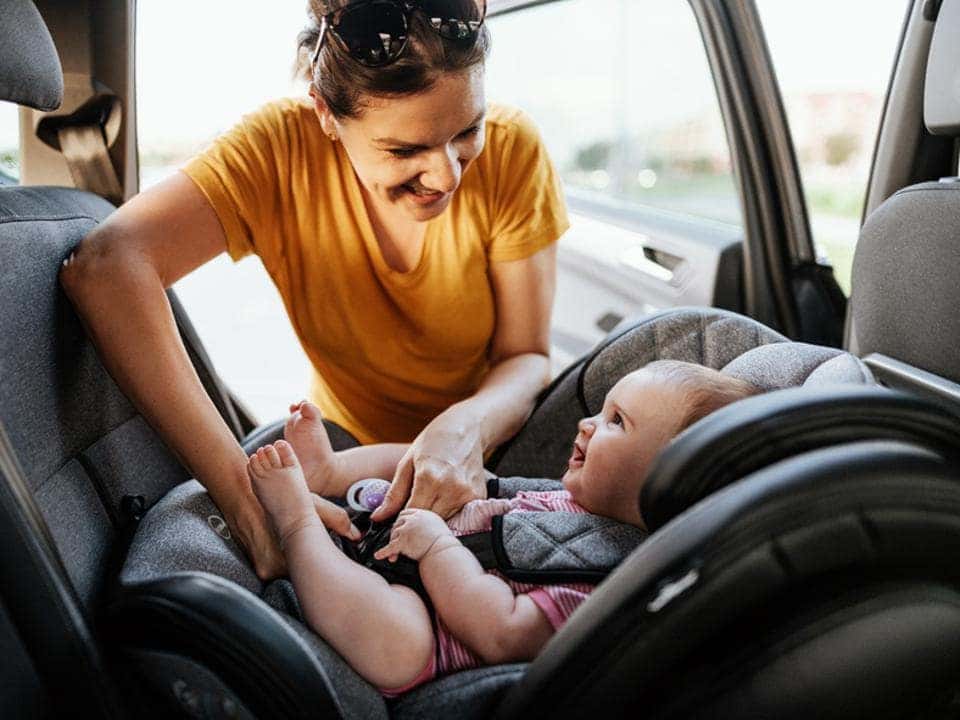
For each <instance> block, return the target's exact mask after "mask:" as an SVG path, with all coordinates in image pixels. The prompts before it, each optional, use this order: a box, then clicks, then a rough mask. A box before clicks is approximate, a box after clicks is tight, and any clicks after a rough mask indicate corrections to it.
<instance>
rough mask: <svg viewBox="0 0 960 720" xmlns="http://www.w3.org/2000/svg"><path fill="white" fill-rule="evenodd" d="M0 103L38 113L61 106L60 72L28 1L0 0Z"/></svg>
mask: <svg viewBox="0 0 960 720" xmlns="http://www.w3.org/2000/svg"><path fill="white" fill-rule="evenodd" d="M0 17H2V18H3V22H2V23H0V100H3V101H7V102H13V103H17V104H19V105H26V106H28V107H32V108H36V109H37V110H56V109H57V108H58V107H60V103H61V102H63V69H62V68H61V66H60V58H59V56H58V55H57V49H56V47H54V44H53V39H52V38H51V37H50V32H49V30H47V26H46V25H45V24H44V22H43V18H41V17H40V13H39V12H38V11H37V8H36V6H34V4H33V2H31V0H0Z"/></svg>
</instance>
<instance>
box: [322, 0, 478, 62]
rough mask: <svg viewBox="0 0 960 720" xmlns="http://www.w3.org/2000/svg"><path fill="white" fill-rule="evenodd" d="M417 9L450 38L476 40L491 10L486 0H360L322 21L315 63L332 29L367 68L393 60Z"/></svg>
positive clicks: (353, 56)
mask: <svg viewBox="0 0 960 720" xmlns="http://www.w3.org/2000/svg"><path fill="white" fill-rule="evenodd" d="M414 12H421V13H423V14H424V15H425V16H426V18H427V20H428V21H429V23H430V27H432V28H433V29H434V30H435V31H436V32H437V34H438V35H440V37H442V38H444V39H446V40H453V41H466V40H472V39H475V38H476V36H477V32H478V31H479V30H480V26H481V25H483V20H484V18H485V17H486V14H487V2H486V0H357V1H356V2H352V3H350V4H349V5H347V6H346V7H343V8H340V9H339V10H335V11H333V12H331V13H327V14H326V15H324V16H323V17H322V18H321V21H320V37H319V38H318V39H317V48H316V50H314V52H313V60H312V63H313V64H314V65H316V63H317V60H318V59H319V58H320V51H321V50H322V49H323V43H324V41H325V40H326V37H327V33H328V32H329V33H332V34H333V35H335V36H336V38H337V39H338V40H339V41H340V43H341V44H342V45H343V46H344V48H346V50H347V52H349V53H350V57H352V58H353V59H354V60H356V61H357V62H359V63H360V64H362V65H366V66H367V67H382V66H383V65H389V64H390V63H392V62H394V61H395V60H396V59H397V58H398V57H400V55H401V54H402V53H403V49H404V48H405V47H406V46H407V28H408V27H409V25H410V16H411V14H412V13H414Z"/></svg>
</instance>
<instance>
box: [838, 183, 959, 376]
mask: <svg viewBox="0 0 960 720" xmlns="http://www.w3.org/2000/svg"><path fill="white" fill-rule="evenodd" d="M958 228H960V182H956V181H949V182H930V183H922V184H920V185H913V186H911V187H908V188H904V189H903V190H900V191H899V192H897V193H895V194H894V195H893V196H891V197H890V198H888V199H887V200H886V201H885V202H884V203H883V204H882V205H881V206H880V207H879V208H877V209H876V210H875V211H874V212H873V213H871V214H870V217H868V218H867V221H866V222H865V223H864V225H863V229H862V231H861V234H860V241H859V242H858V243H857V249H856V253H855V255H854V260H853V293H852V303H853V305H852V306H853V319H854V327H855V328H856V334H857V343H858V345H859V348H860V352H861V353H862V354H863V355H867V354H869V353H881V354H883V355H887V356H889V357H893V358H896V359H897V360H900V361H903V362H906V363H909V364H910V365H913V366H915V367H918V368H921V369H922V370H926V371H928V372H932V373H935V374H937V375H940V376H942V377H945V378H947V379H949V380H952V381H954V382H960V353H957V341H958V339H960V313H958V312H957V308H958V307H960V283H958V282H957V277H960V252H958V249H957V234H958Z"/></svg>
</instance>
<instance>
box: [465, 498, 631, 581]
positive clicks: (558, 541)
mask: <svg viewBox="0 0 960 720" xmlns="http://www.w3.org/2000/svg"><path fill="white" fill-rule="evenodd" d="M490 536H491V541H490V542H491V547H492V551H493V556H494V557H495V558H496V561H497V565H496V568H497V569H498V570H500V571H501V572H502V573H503V574H504V575H506V576H507V577H508V578H510V579H511V580H516V581H517V582H527V583H537V584H545V585H548V584H552V583H591V584H596V583H599V582H600V581H601V580H603V579H604V578H605V577H606V576H607V575H609V574H610V572H611V571H612V570H613V569H614V568H616V567H617V565H619V564H620V563H621V562H622V561H623V560H624V559H625V558H626V557H627V556H628V555H629V554H630V553H631V552H633V551H634V550H635V549H636V548H637V546H638V545H640V543H642V542H643V541H644V540H646V538H647V533H645V532H644V531H643V530H641V529H640V528H637V527H634V526H633V525H628V524H627V523H622V522H619V521H617V520H612V519H611V518H606V517H601V516H599V515H588V514H586V513H569V512H514V513H510V514H509V515H498V516H496V517H494V518H493V523H492V531H491V533H490ZM470 537H473V536H470ZM461 539H462V540H466V538H461ZM469 542H470V541H467V544H468V547H469V546H470V544H469Z"/></svg>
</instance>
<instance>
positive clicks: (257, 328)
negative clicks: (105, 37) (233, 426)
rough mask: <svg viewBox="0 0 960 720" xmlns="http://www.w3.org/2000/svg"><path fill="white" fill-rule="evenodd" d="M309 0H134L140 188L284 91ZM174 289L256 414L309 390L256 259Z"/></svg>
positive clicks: (274, 410)
mask: <svg viewBox="0 0 960 720" xmlns="http://www.w3.org/2000/svg"><path fill="white" fill-rule="evenodd" d="M305 7H306V3H305V2H302V1H301V0H283V2H277V3H273V4H271V5H270V8H269V11H266V12H265V11H264V5H263V3H262V2H254V1H253V0H234V1H233V2H224V1H223V0H221V1H220V2H188V1H187V0H167V1H166V2H141V3H137V126H138V127H137V130H138V135H139V153H140V187H141V189H145V188H147V187H149V186H150V185H152V184H154V183H156V182H158V181H159V180H161V179H163V178H165V177H167V176H169V175H170V174H172V173H174V172H176V170H177V168H179V167H181V166H183V165H184V164H185V163H186V162H187V160H189V159H190V158H191V157H192V156H193V155H194V153H196V152H197V151H199V150H201V149H202V148H203V147H205V146H206V145H207V144H208V143H209V142H210V141H211V140H212V139H213V138H215V137H216V136H217V135H219V134H220V133H221V132H223V131H225V130H227V129H229V128H230V127H232V126H233V125H234V123H236V122H238V121H239V120H240V118H241V117H242V116H243V114H244V113H247V112H250V111H251V110H254V109H256V108H257V107H258V106H260V105H261V104H263V103H265V102H268V101H269V100H273V99H275V98H280V97H284V96H288V95H297V94H304V93H305V92H306V89H305V87H304V86H303V85H302V84H298V83H296V82H294V81H293V80H292V73H293V62H294V59H295V54H296V37H297V33H298V32H299V31H300V30H301V29H302V28H303V26H304V24H305V22H306V12H305V9H304V8H305ZM174 289H175V291H176V292H177V295H178V297H179V298H180V299H181V301H182V302H183V304H184V306H185V307H186V309H187V313H188V314H189V316H190V319H191V320H192V321H193V323H194V325H195V326H196V328H197V332H198V333H199V334H200V337H201V338H202V339H203V343H204V346H205V347H206V348H207V351H208V353H209V355H210V357H211V359H212V361H213V363H214V365H215V366H216V368H217V371H218V372H219V373H220V375H221V376H222V377H223V379H224V381H225V382H226V383H227V385H228V386H229V387H230V388H231V390H233V391H234V392H235V393H236V394H237V395H238V396H239V397H240V398H241V400H243V401H244V402H245V403H246V404H247V405H248V406H249V407H250V408H251V410H252V411H253V413H254V415H256V416H257V418H258V419H259V420H260V421H261V422H266V421H269V420H273V419H275V418H278V417H281V416H283V415H285V414H286V413H287V406H288V405H289V403H291V402H293V401H295V400H298V399H300V398H302V397H304V395H305V393H306V391H307V388H308V382H309V363H308V361H307V359H306V357H305V356H304V354H303V352H302V350H301V349H300V345H299V343H298V341H297V339H296V336H295V334H294V332H293V330H292V328H291V327H290V322H289V320H287V315H286V313H285V312H284V309H283V304H282V302H281V301H280V298H279V296H278V294H277V292H276V289H275V288H274V286H273V284H272V283H271V281H270V279H269V277H268V276H267V274H266V272H265V271H264V269H263V266H262V264H261V263H260V261H259V259H257V258H255V257H251V258H246V259H244V260H242V261H241V262H240V263H238V264H236V265H235V264H234V263H232V262H231V261H230V259H229V258H228V257H227V256H226V255H225V254H223V255H221V256H219V257H218V258H216V259H215V260H213V261H212V262H209V263H207V264H206V265H204V266H203V267H201V268H199V269H198V270H197V271H195V272H194V273H191V274H190V275H188V276H187V277H185V278H183V279H182V280H180V281H179V282H178V283H177V284H176V285H175V286H174Z"/></svg>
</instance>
